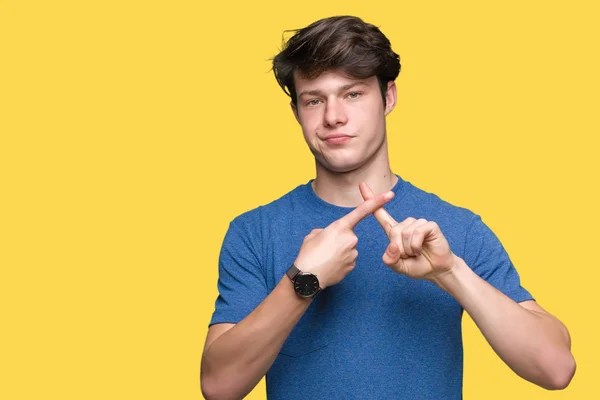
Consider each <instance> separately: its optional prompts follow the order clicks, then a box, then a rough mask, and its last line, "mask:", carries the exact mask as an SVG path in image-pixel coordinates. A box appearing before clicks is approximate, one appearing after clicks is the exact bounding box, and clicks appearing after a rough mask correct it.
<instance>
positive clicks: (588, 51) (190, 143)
mask: <svg viewBox="0 0 600 400" xmlns="http://www.w3.org/2000/svg"><path fill="white" fill-rule="evenodd" d="M596 4H597V3H596V2H595V1H591V0H590V1H581V0H579V1H570V2H567V1H561V2H558V1H516V0H510V1H502V2H482V1H475V0H472V1H460V2H447V1H434V2H418V1H411V2H406V1H389V2H372V1H371V2H363V1H360V2H359V1H347V0H346V1H330V2H325V1H321V0H320V1H303V2H284V1H262V2H256V3H242V2H238V3H235V2H211V3H203V2H202V1H164V2H158V1H44V2H43V1H16V0H15V1H6V0H2V1H0V133H1V136H0V138H1V139H0V140H1V141H0V185H1V186H0V202H1V203H2V205H1V207H0V213H1V218H0V229H1V235H2V236H1V238H0V239H1V240H0V266H1V277H0V285H1V286H0V297H1V299H0V300H1V302H0V307H1V308H0V312H1V315H0V316H1V318H0V324H1V328H0V335H1V340H0V350H1V351H0V365H1V369H0V398H2V399H10V400H12V399H198V398H201V394H200V391H199V383H198V382H199V379H198V375H199V360H200V356H201V352H202V346H203V344H204V338H205V334H206V330H207V324H208V322H209V319H210V316H211V313H212V311H213V306H214V300H215V297H216V295H217V292H216V279H217V257H218V252H219V248H220V245H221V241H222V238H223V235H224V233H225V231H226V229H227V226H228V223H229V221H230V220H231V219H233V218H234V217H235V216H237V215H238V214H240V213H242V212H244V211H246V210H249V209H251V208H254V207H256V206H258V205H260V204H264V203H267V202H269V201H271V200H273V199H275V198H277V197H279V196H280V195H282V194H284V193H285V192H287V191H288V190H290V189H292V188H293V187H295V186H297V185H298V184H301V183H304V182H306V181H308V180H309V179H310V178H311V177H313V174H314V166H313V161H312V158H311V155H310V153H309V152H308V150H307V148H306V146H305V144H304V142H303V140H302V137H301V133H300V130H299V128H298V126H297V125H296V122H295V120H294V118H293V116H292V113H291V112H290V109H289V106H288V99H287V97H286V96H285V95H284V94H283V92H282V91H281V90H280V89H279V87H278V86H277V85H276V83H275V80H274V78H273V76H272V74H271V73H270V72H269V69H270V64H269V61H268V59H269V58H270V57H271V56H273V55H274V54H275V53H276V52H277V50H278V47H279V45H280V41H281V37H282V32H283V31H284V30H286V29H293V28H299V27H303V26H305V25H307V24H308V23H310V22H312V21H314V20H316V19H319V18H322V17H325V16H330V15H334V14H355V15H358V16H360V17H362V18H363V19H365V20H366V21H368V22H372V23H374V24H376V25H378V26H380V27H381V29H382V30H383V32H384V33H385V34H386V35H387V36H388V37H389V38H390V40H391V41H392V44H393V47H394V49H395V50H396V52H398V53H399V54H400V56H401V59H402V72H401V74H400V77H399V79H398V81H397V84H398V94H399V101H398V105H397V107H396V110H395V111H394V112H393V113H392V114H391V116H390V117H389V118H388V124H389V125H388V128H389V130H388V131H389V141H390V153H391V160H392V166H393V169H394V171H395V172H396V173H399V174H400V175H401V176H402V177H403V178H404V179H406V180H409V181H411V182H412V183H414V184H415V185H417V186H419V187H421V188H423V189H425V190H428V191H432V192H435V193H437V194H438V195H440V196H441V197H442V198H444V199H446V200H448V201H450V202H452V203H454V204H457V205H461V206H464V207H467V208H470V209H471V210H473V211H475V212H477V213H479V214H481V215H482V216H483V218H484V221H486V222H487V223H488V224H489V225H490V226H491V227H492V229H493V230H494V231H495V232H496V234H497V235H498V236H499V237H500V239H501V240H502V242H503V243H504V245H505V247H506V248H507V250H508V252H509V254H510V255H511V257H512V259H513V261H514V263H515V264H516V265H517V267H518V270H519V272H520V274H521V277H522V282H523V284H524V285H525V287H527V288H528V289H529V290H530V291H531V292H532V293H533V294H534V296H536V298H537V299H538V301H539V302H540V304H542V306H544V307H546V308H547V309H548V310H549V311H551V312H552V313H554V314H556V315H557V316H558V317H559V318H561V319H562V320H563V321H564V322H565V323H566V325H567V326H568V328H569V329H570V331H571V335H572V338H573V352H574V354H575V357H576V359H577V363H578V371H577V374H576V376H575V378H574V380H573V381H572V383H571V386H570V387H569V388H568V389H567V390H565V391H563V392H547V391H545V390H543V389H540V388H537V387H535V386H534V385H532V384H529V383H527V382H525V381H523V380H522V379H521V378H519V377H517V376H516V375H514V374H513V373H512V372H511V371H510V370H509V369H508V368H507V367H506V366H505V365H504V364H503V363H502V362H501V361H500V360H499V359H498V358H497V356H495V354H494V353H493V352H492V350H491V349H490V348H489V346H488V345H487V343H486V342H485V340H484V339H483V338H482V336H481V334H480V333H479V332H478V331H477V329H476V327H475V326H474V324H473V323H472V322H471V321H470V320H469V319H468V318H465V322H464V327H465V334H464V336H465V379H464V393H465V398H466V399H597V398H600V394H599V393H600V391H599V390H598V388H597V385H598V376H599V375H600V368H599V367H598V360H599V359H600V348H599V345H598V338H599V337H600V331H599V328H598V326H597V319H598V305H599V302H598V299H597V293H598V291H597V287H598V280H599V278H600V274H599V272H598V267H599V265H598V264H599V262H598V260H599V258H598V239H599V235H598V233H597V232H598V227H599V225H600V218H599V212H598V209H597V207H598V204H599V203H600V198H599V196H598V193H597V186H598V171H599V162H598V150H599V148H598V142H597V137H598V134H599V133H600V129H599V128H600V126H599V125H600V124H599V121H598V111H599V105H600V104H599V97H598V96H599V94H598V93H600V85H599V83H600V81H599V78H598V76H599V74H598V71H599V70H600V63H599V56H598V43H599V39H600V34H599V29H598V18H599V13H598V6H597V5H596ZM248 398H250V399H263V398H264V385H263V383H261V384H260V385H259V386H258V387H257V389H255V391H254V392H253V393H252V394H251V395H250V396H248Z"/></svg>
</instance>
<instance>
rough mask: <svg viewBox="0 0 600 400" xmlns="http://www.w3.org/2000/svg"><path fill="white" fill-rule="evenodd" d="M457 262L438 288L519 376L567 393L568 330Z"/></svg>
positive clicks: (572, 365)
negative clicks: (454, 301) (456, 304)
mask: <svg viewBox="0 0 600 400" xmlns="http://www.w3.org/2000/svg"><path fill="white" fill-rule="evenodd" d="M454 258H455V264H454V267H453V268H452V269H450V270H449V271H448V272H445V273H442V274H440V275H438V276H437V277H434V278H433V279H432V282H434V283H435V284H436V285H438V286H439V287H440V288H442V289H444V290H445V291H447V292H448V293H449V294H451V295H452V296H453V297H454V298H455V299H456V300H457V301H458V302H459V303H460V304H461V305H462V307H463V308H464V309H465V311H467V312H468V313H469V315H470V316H471V317H472V318H473V321H474V322H475V323H476V324H477V326H478V327H479V329H480V330H481V333H482V334H483V335H484V336H485V338H486V340H487V341H488V342H489V343H490V345H491V346H492V348H493V349H494V351H495V352H496V353H497V354H498V356H499V357H500V358H501V359H502V360H503V361H504V362H505V363H506V364H507V365H508V366H509V367H510V368H511V369H512V370H513V371H514V372H515V373H517V374H518V375H519V376H521V377H522V378H524V379H526V380H528V381H530V382H533V383H535V384H537V385H539V386H541V387H543V388H546V389H553V390H556V389H564V388H566V387H567V385H568V384H569V382H570V381H571V378H572V377H573V374H574V373H575V359H574V358H573V355H572V354H571V351H570V348H571V340H570V337H569V333H568V331H567V328H566V327H565V326H564V325H563V324H562V323H561V322H560V321H559V320H558V319H556V318H555V317H553V316H552V315H550V314H549V313H547V312H546V311H544V309H542V308H541V307H540V306H539V305H537V303H536V302H535V301H525V302H522V303H516V302H514V301H513V300H512V299H510V298H509V297H507V296H506V295H504V294H503V293H502V292H500V291H498V290H497V289H495V288H494V287H493V286H492V285H490V284H489V283H487V282H486V281H485V280H483V279H481V278H480V277H479V276H478V275H477V274H475V273H474V272H473V271H472V270H471V268H469V266H467V264H466V263H465V262H464V261H463V260H462V259H460V258H458V257H456V256H455V257H454Z"/></svg>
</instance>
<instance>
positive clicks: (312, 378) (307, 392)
mask: <svg viewBox="0 0 600 400" xmlns="http://www.w3.org/2000/svg"><path fill="white" fill-rule="evenodd" d="M398 178H399V179H398V183H397V184H396V185H395V186H394V188H393V189H392V190H393V191H394V192H395V197H394V198H393V199H392V200H391V201H390V202H389V203H388V204H386V206H385V209H386V210H387V212H388V213H390V214H391V215H392V217H394V218H395V219H396V221H399V222H400V221H403V220H404V219H406V218H408V217H414V218H425V219H427V220H430V221H435V222H436V223H437V224H438V225H439V227H440V228H441V230H442V233H443V234H444V236H445V237H446V239H447V240H448V243H449V244H450V248H451V249H452V251H453V252H454V253H455V254H456V255H457V256H459V257H461V258H462V259H463V260H464V261H465V262H466V263H467V265H469V267H471V269H473V270H474V271H475V273H477V274H478V275H479V276H481V277H482V278H483V279H485V280H486V281H488V282H489V283H490V284H492V285H493V286H495V287H496V288H497V289H499V290H500V291H501V292H503V293H504V294H506V295H507V296H508V297H510V298H511V299H513V300H514V301H516V302H521V301H525V300H531V299H533V298H532V297H531V295H530V294H529V293H528V292H527V291H526V290H525V289H524V288H522V287H521V285H520V281H519V275H518V274H517V271H516V270H515V268H514V267H513V265H512V263H511V261H510V259H509V257H508V255H507V253H506V251H505V250H504V248H503V247H502V244H501V243H500V242H499V240H498V239H497V237H496V236H495V235H494V233H493V232H492V231H491V230H490V229H489V228H488V227H487V226H486V225H485V224H484V223H483V222H482V221H481V218H480V217H479V216H477V215H475V214H474V213H472V212H471V211H469V210H467V209H464V208H460V207H456V206H453V205H451V204H449V203H447V202H445V201H443V200H441V199H440V198H439V197H437V196H435V195H433V194H431V193H427V192H425V191H423V190H421V189H418V188H416V187H415V186H413V185H412V184H411V183H409V182H406V181H403V180H402V179H401V178H400V177H398ZM350 211H352V208H347V207H338V206H335V205H332V204H330V203H327V202H325V201H323V200H322V199H320V198H319V197H318V196H317V195H316V194H315V193H314V191H313V189H312V186H311V185H310V182H308V183H307V184H305V185H301V186H298V187H297V188H296V189H294V190H292V191H291V192H289V193H287V194H286V195H284V196H283V197H281V198H280V199H278V200H275V201H273V202H272V203H270V204H268V205H265V206H261V207H258V208H256V209H254V210H252V211H249V212H247V213H244V214H242V215H240V216H239V217H237V218H235V219H234V220H233V221H232V222H231V224H230V227H229V230H228V232H227V234H226V236H225V239H224V241H223V246H222V249H221V254H220V259H219V283H218V288H219V297H218V298H217V301H216V306H215V312H214V314H213V317H212V320H211V322H210V324H211V325H212V324H218V323H224V322H227V323H238V322H240V321H241V320H242V319H244V318H245V317H246V316H247V315H248V314H250V313H251V312H252V311H253V310H254V309H255V308H256V306H257V305H258V304H259V303H260V302H261V301H263V300H264V298H265V297H266V296H267V295H268V294H269V293H270V292H271V291H272V290H273V289H274V287H275V286H276V285H277V284H278V283H279V281H280V280H281V278H282V277H283V276H284V275H285V272H286V271H287V269H288V268H289V267H290V265H291V264H292V263H293V262H294V260H295V259H296V256H297V254H298V251H299V249H300V247H301V245H302V240H303V239H304V237H305V236H306V235H308V234H309V233H310V231H311V230H313V229H315V228H324V227H326V226H327V225H329V224H330V223H331V222H333V221H335V220H337V219H339V218H341V217H342V216H344V215H346V214H347V213H349V212H350ZM354 232H355V233H356V235H357V236H358V245H357V250H358V258H357V260H356V268H355V269H354V270H353V271H352V272H350V273H349V274H348V275H347V276H346V277H345V278H344V279H343V280H342V281H341V282H340V283H338V284H337V285H334V286H331V287H328V288H326V289H325V290H324V291H322V292H321V293H319V294H318V295H317V296H316V297H315V299H314V300H313V302H312V304H311V305H310V307H309V308H308V310H307V311H306V313H305V314H304V316H303V317H302V318H301V319H300V321H299V322H298V324H297V325H296V327H295V328H294V330H293V331H292V332H291V334H290V336H289V337H288V339H287V340H286V342H285V343H284V345H283V347H282V348H281V351H280V353H279V355H278V356H277V358H276V360H275V362H274V363H273V365H272V366H271V368H270V370H269V372H268V373H267V376H266V382H267V397H268V398H269V399H270V400H275V399H286V400H291V399H303V400H305V399H307V398H319V399H322V398H323V399H324V398H329V399H420V400H425V399H432V400H440V399H444V400H446V399H460V398H461V397H462V371H463V348H462V335H461V317H462V312H463V309H462V307H461V306H460V304H458V303H457V302H456V300H454V298H453V297H452V296H450V295H449V294H448V293H446V292H445V291H443V290H442V289H440V288H438V287H437V286H436V285H434V284H433V283H431V282H428V281H424V280H415V279H411V278H408V277H406V276H403V275H400V274H397V273H395V272H393V271H392V270H391V269H390V268H389V267H388V266H387V265H385V264H383V262H382V260H381V257H382V255H383V253H384V251H385V249H386V247H387V246H388V244H389V240H388V238H387V236H386V234H385V232H384V231H383V229H382V228H381V226H380V225H379V223H378V222H377V220H376V219H375V218H374V217H373V216H372V215H369V216H368V217H366V218H365V219H364V220H362V221H361V222H360V223H358V225H357V226H356V228H355V229H354Z"/></svg>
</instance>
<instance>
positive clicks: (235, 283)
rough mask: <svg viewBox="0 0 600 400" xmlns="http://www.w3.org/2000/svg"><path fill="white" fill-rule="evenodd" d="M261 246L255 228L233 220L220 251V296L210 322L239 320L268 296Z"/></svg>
mask: <svg viewBox="0 0 600 400" xmlns="http://www.w3.org/2000/svg"><path fill="white" fill-rule="evenodd" d="M260 248H261V246H260V237H259V235H258V234H257V233H256V232H255V231H253V229H245V228H244V225H243V224H238V223H236V220H234V221H233V222H231V224H230V225H229V229H228V231H227V233H226V234H225V238H224V239H223V245H222V247H221V253H220V255H219V281H218V290H219V296H218V297H217V301H216V303H215V311H214V313H213V316H212V319H211V321H210V325H214V324H218V323H225V322H226V323H234V324H237V323H238V322H240V321H241V320H243V319H244V318H246V316H247V315H248V314H250V313H251V312H252V311H253V310H254V309H255V308H256V307H257V306H258V305H259V304H260V302H261V301H263V300H264V298H265V297H266V296H267V294H268V293H267V284H266V278H265V274H264V269H263V266H262V265H261V261H260V259H261V257H260V254H261V253H260V251H259V249H260Z"/></svg>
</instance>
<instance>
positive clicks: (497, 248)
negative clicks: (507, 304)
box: [464, 215, 534, 303]
mask: <svg viewBox="0 0 600 400" xmlns="http://www.w3.org/2000/svg"><path fill="white" fill-rule="evenodd" d="M464 261H465V262H466V263H467V265H468V266H469V267H471V269H472V270H473V271H474V272H475V273H476V274H477V275H479V276H480V277H481V278H483V279H485V280H486V281H487V282H488V283H490V284H491V285H492V286H494V287H495V288H496V289H498V290H499V291H501V292H502V293H504V294H505V295H506V296H508V297H510V298H511V299H513V300H514V301H516V302H517V303H519V302H522V301H526V300H534V299H533V297H532V296H531V294H530V293H529V292H528V291H527V290H526V289H525V288H523V287H522V286H521V280H520V278H519V274H518V273H517V270H516V269H515V267H514V265H513V263H512V261H511V260H510V258H509V256H508V254H507V253H506V250H505V249H504V247H503V246H502V243H500V240H498V238H497V237H496V235H495V234H494V232H492V230H491V229H490V228H489V227H488V226H487V225H486V224H485V223H484V222H483V221H482V220H481V218H480V217H479V216H478V215H476V216H475V217H474V218H473V220H472V221H471V224H470V226H469V229H468V231H467V235H466V241H465V252H464Z"/></svg>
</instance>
